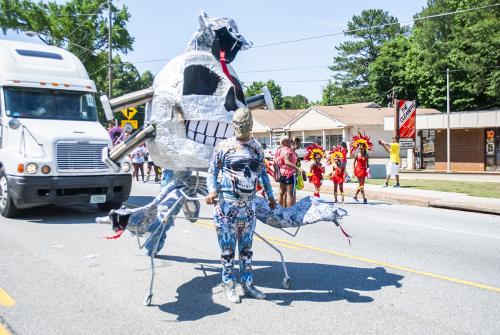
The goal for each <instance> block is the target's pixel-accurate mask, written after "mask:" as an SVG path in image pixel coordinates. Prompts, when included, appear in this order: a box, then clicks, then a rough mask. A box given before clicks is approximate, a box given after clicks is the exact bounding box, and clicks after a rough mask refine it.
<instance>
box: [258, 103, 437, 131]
mask: <svg viewBox="0 0 500 335" xmlns="http://www.w3.org/2000/svg"><path fill="white" fill-rule="evenodd" d="M311 110H316V111H318V112H320V113H322V114H324V115H326V116H327V117H329V118H332V119H334V120H336V121H339V122H341V123H343V124H345V125H346V126H360V125H364V126H370V125H380V126H382V125H384V117H386V116H393V115H394V109H393V108H387V107H380V106H379V105H377V104H376V103H373V102H363V103H356V104H348V105H337V106H313V107H310V108H308V109H299V110H296V109H293V110H274V111H269V110H264V109H256V110H253V111H252V115H253V117H254V119H256V120H257V121H258V122H260V123H262V124H263V125H265V126H267V127H269V128H271V129H277V128H288V126H289V125H290V124H291V123H294V122H300V119H301V118H302V116H304V115H305V114H307V113H308V112H309V111H311ZM437 113H440V112H439V111H438V110H436V109H429V108H417V115H425V114H437ZM318 128H321V125H318Z"/></svg>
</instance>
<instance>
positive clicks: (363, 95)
mask: <svg viewBox="0 0 500 335" xmlns="http://www.w3.org/2000/svg"><path fill="white" fill-rule="evenodd" d="M404 32H405V28H403V27H401V26H400V25H399V23H398V20H397V18H395V17H394V16H391V15H389V13H388V12H386V11H383V10H381V9H368V10H364V11H362V12H361V14H360V15H355V16H353V18H352V20H351V21H349V22H348V23H347V32H346V35H347V36H351V37H353V38H354V39H355V40H353V41H347V42H343V43H341V44H340V45H339V46H338V47H336V48H335V49H336V50H337V51H338V52H339V54H338V56H336V57H334V60H333V65H332V66H330V70H332V71H333V72H334V75H333V79H334V80H333V81H332V82H330V83H329V84H328V85H327V86H326V87H325V89H327V92H326V96H330V98H329V99H327V100H325V99H323V101H322V102H323V103H327V102H333V103H335V104H337V103H353V102H360V101H363V100H365V101H366V100H367V98H368V99H369V97H370V96H371V92H370V87H369V85H368V79H369V65H370V63H372V62H373V61H374V60H375V59H376V58H377V56H378V54H379V52H380V49H381V47H382V45H383V44H384V42H386V41H389V40H391V39H393V38H395V37H396V36H398V35H401V34H403V33H404Z"/></svg>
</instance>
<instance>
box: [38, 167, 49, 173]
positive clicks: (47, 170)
mask: <svg viewBox="0 0 500 335" xmlns="http://www.w3.org/2000/svg"><path fill="white" fill-rule="evenodd" d="M40 170H41V171H42V173H43V174H48V173H50V166H48V165H44V166H42V168H41V169H40Z"/></svg>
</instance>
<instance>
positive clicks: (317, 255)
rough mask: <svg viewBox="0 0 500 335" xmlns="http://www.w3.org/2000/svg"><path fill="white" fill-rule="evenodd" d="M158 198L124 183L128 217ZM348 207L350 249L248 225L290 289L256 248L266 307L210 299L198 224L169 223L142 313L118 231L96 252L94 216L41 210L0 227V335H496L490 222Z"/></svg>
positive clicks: (211, 265)
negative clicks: (132, 208)
mask: <svg viewBox="0 0 500 335" xmlns="http://www.w3.org/2000/svg"><path fill="white" fill-rule="evenodd" d="M158 190H159V185H158V184H153V183H145V184H143V183H136V182H134V185H133V190H132V195H131V197H130V199H129V200H128V204H131V205H136V206H137V205H142V204H146V203H148V202H149V201H150V200H151V199H152V197H153V196H154V195H156V194H157V192H158ZM367 192H369V187H368V190H367ZM304 195H307V194H305V193H301V194H299V198H300V197H302V196H304ZM346 200H347V201H346V202H347V203H346V204H344V205H342V207H343V208H345V209H346V210H347V211H348V212H349V215H348V216H347V217H346V218H345V219H344V221H343V227H344V229H345V230H346V231H347V232H348V233H349V234H350V235H351V236H353V238H352V241H351V242H352V245H351V246H350V245H349V243H348V241H347V240H346V239H345V238H344V237H343V236H342V234H341V232H340V230H339V229H338V228H336V227H335V226H334V225H333V224H327V223H320V224H316V225H311V226H305V227H302V228H301V230H300V231H299V233H298V235H297V236H296V237H295V238H293V237H291V236H289V235H287V234H285V233H283V232H282V231H279V230H276V229H273V228H270V227H268V226H265V225H264V224H262V223H260V222H258V223H257V232H259V233H260V234H262V235H263V236H264V237H266V238H268V239H269V240H270V241H271V242H272V243H274V244H275V245H276V246H277V247H278V248H280V249H281V251H282V252H283V254H284V257H285V259H286V261H287V266H288V271H289V274H290V277H291V280H292V287H291V289H289V290H284V289H282V287H281V282H282V278H283V272H282V268H281V264H280V262H279V256H278V254H277V253H276V252H274V251H273V250H272V249H271V248H269V247H268V246H267V245H266V244H264V243H263V242H262V241H255V243H254V248H253V249H254V276H255V284H256V286H258V287H259V288H261V289H262V290H263V291H264V292H265V293H266V294H267V299H266V300H265V301H258V300H251V299H248V298H246V299H245V298H244V299H243V301H242V303H241V304H239V305H234V304H231V303H229V302H227V300H226V298H225V296H224V294H223V291H222V287H221V286H219V282H220V267H221V266H220V262H219V257H220V256H219V249H218V246H217V241H216V236H215V232H214V231H213V227H212V223H211V222H210V221H209V220H200V221H198V222H197V223H190V222H187V221H186V220H184V219H177V220H176V225H175V227H173V228H172V229H171V230H170V231H169V234H168V238H167V242H166V246H165V248H164V249H163V250H162V251H161V252H160V254H159V256H158V258H156V260H155V261H156V264H157V272H156V279H155V280H156V281H155V287H154V296H153V300H152V306H150V307H145V306H144V305H143V300H144V298H145V297H146V295H147V291H148V285H149V279H150V269H149V258H147V257H146V256H144V251H143V250H139V249H138V247H137V241H136V239H135V237H131V235H130V234H129V233H128V232H126V233H124V234H123V236H122V237H121V238H120V239H116V240H107V239H104V238H103V237H104V236H107V235H112V234H113V232H112V231H111V227H110V226H109V225H104V224H96V223H95V221H94V220H95V217H96V216H102V215H104V213H102V212H97V211H96V210H95V208H93V207H91V206H77V207H65V208H62V207H58V208H56V207H46V208H37V209H33V210H29V211H28V212H27V213H25V214H23V215H21V216H19V217H17V218H16V219H5V218H0V334H2V335H3V334H13V335H14V334H23V335H24V334H208V333H211V334H224V333H228V332H229V331H228V330H230V332H231V333H241V334H270V333H272V334H304V333H310V334H348V333H356V334H368V333H378V334H403V333H404V334H425V333H428V334H499V333H500V320H499V319H498V315H499V314H498V313H499V310H500V266H499V265H500V217H499V216H493V215H485V214H477V213H467V212H460V211H451V210H444V209H436V208H422V207H412V206H403V205H393V204H388V203H382V202H375V201H373V202H370V203H369V204H367V205H363V204H360V203H355V202H354V201H353V200H352V199H351V198H347V199H346ZM210 213H211V208H209V207H208V206H206V205H202V214H203V216H210Z"/></svg>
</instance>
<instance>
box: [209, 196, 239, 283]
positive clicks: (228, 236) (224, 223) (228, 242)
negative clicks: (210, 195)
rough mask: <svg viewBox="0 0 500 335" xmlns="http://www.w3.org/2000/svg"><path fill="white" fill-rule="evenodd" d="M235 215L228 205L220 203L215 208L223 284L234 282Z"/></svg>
mask: <svg viewBox="0 0 500 335" xmlns="http://www.w3.org/2000/svg"><path fill="white" fill-rule="evenodd" d="M236 214H237V213H236V212H235V210H234V208H233V207H232V206H231V205H230V203H227V202H221V203H219V204H217V206H215V215H214V221H215V227H216V229H217V241H218V242H219V247H220V250H221V263H222V282H223V283H228V282H229V281H234V280H235V275H234V256H235V250H236V241H237V240H236V238H237V234H236V233H237V231H236Z"/></svg>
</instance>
